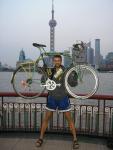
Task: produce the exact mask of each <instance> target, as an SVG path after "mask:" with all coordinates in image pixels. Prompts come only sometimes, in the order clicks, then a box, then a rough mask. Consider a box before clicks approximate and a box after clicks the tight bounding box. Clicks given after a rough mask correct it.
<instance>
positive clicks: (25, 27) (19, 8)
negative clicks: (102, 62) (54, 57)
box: [0, 0, 113, 66]
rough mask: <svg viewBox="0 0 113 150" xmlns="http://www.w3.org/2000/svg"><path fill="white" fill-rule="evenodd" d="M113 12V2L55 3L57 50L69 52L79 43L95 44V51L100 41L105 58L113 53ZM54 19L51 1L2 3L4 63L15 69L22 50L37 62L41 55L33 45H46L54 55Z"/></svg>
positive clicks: (6, 0) (8, 0)
mask: <svg viewBox="0 0 113 150" xmlns="http://www.w3.org/2000/svg"><path fill="white" fill-rule="evenodd" d="M112 8H113V1H112V0H99V1H98V0H95V1H92V2H91V1H90V0H86V1H85V2H83V1H82V0H79V1H78V0H71V1H67V0H62V1H60V0H57V1H55V18H56V20H57V22H58V26H57V28H56V38H55V39H56V43H55V46H56V50H57V51H63V50H66V49H67V50H68V49H69V47H71V46H72V44H73V43H74V42H76V40H83V41H85V42H88V41H90V40H91V41H92V47H93V48H94V39H96V38H99V39H101V44H100V46H101V48H100V51H101V54H102V55H104V57H105V55H107V53H108V52H110V51H113V43H112V33H113V28H112V26H113V20H112V18H113V9H112ZM50 16H51V0H48V1H44V0H34V2H32V1H31V0H25V1H22V0H19V1H18V0H17V1H16V2H15V1H14V0H4V1H3V0H2V1H0V18H1V19H0V22H1V24H0V33H1V34H0V39H1V40H0V61H1V62H2V63H3V64H5V63H8V65H10V66H15V64H16V61H17V59H18V54H19V51H20V50H21V49H22V48H23V49H24V50H25V52H26V55H27V56H28V57H30V58H32V59H35V58H36V57H38V55H39V52H38V51H37V49H35V48H33V46H32V43H33V42H39V43H43V44H46V45H47V49H46V50H48V51H50V49H49V46H50V44H49V43H50V39H49V36H50V27H49V25H48V21H49V20H50ZM7 54H8V55H7ZM10 54H11V55H10ZM9 56H10V57H9Z"/></svg>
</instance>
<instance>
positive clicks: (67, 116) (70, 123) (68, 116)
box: [64, 111, 77, 141]
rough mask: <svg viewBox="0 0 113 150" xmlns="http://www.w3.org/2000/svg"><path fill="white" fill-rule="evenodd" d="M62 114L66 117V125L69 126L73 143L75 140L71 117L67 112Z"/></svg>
mask: <svg viewBox="0 0 113 150" xmlns="http://www.w3.org/2000/svg"><path fill="white" fill-rule="evenodd" d="M64 114H65V117H66V119H67V121H68V125H69V128H70V131H71V133H72V135H73V140H74V141H75V140H77V137H76V129H75V126H74V122H73V120H72V117H71V113H70V112H69V111H67V112H64Z"/></svg>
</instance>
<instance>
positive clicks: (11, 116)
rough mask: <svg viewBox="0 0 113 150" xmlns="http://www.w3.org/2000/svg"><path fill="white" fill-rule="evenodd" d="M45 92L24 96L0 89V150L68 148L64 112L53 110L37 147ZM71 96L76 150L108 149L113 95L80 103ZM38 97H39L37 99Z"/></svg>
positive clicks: (112, 132) (111, 136)
mask: <svg viewBox="0 0 113 150" xmlns="http://www.w3.org/2000/svg"><path fill="white" fill-rule="evenodd" d="M46 97H47V94H46V93H44V94H42V95H41V97H39V98H38V99H36V100H25V99H23V98H21V97H18V95H17V94H16V93H0V150H36V149H39V150H53V149H54V150H71V149H72V135H71V133H70V130H69V127H68V123H67V120H66V118H65V115H64V113H61V112H58V111H55V112H54V113H53V116H52V118H51V119H50V121H49V124H48V128H47V130H46V133H45V138H44V143H43V146H42V147H40V148H37V147H36V146H35V142H36V140H37V138H38V137H39V132H40V128H41V125H42V121H43V117H44V115H45V112H46V110H45V106H46V101H45V102H44V101H43V100H44V99H45V100H46ZM70 99H71V108H72V109H71V116H72V118H73V121H74V124H75V127H76V130H77V137H78V140H79V143H80V148H79V150H109V148H108V147H107V140H108V139H113V96H110V95H93V96H92V97H90V98H89V99H87V100H84V101H83V100H79V103H77V102H74V100H73V99H72V98H70ZM39 100H40V101H39Z"/></svg>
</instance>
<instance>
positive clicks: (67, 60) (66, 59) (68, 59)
mask: <svg viewBox="0 0 113 150" xmlns="http://www.w3.org/2000/svg"><path fill="white" fill-rule="evenodd" d="M71 64H72V58H71V54H70V51H68V50H65V51H64V67H65V68H68V67H69V66H70V65H71Z"/></svg>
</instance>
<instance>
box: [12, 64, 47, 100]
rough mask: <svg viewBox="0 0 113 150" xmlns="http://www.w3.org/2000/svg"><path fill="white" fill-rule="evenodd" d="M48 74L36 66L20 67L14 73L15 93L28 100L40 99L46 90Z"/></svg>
mask: <svg viewBox="0 0 113 150" xmlns="http://www.w3.org/2000/svg"><path fill="white" fill-rule="evenodd" d="M46 80H47V76H46V73H45V72H44V71H43V70H42V68H41V67H36V66H35V65H34V64H26V65H22V66H20V67H19V68H18V69H17V70H16V71H15V73H14V75H13V78H12V84H13V88H14V90H15V92H16V93H17V94H18V95H19V96H21V97H23V98H27V99H33V98H37V97H39V96H40V95H41V94H42V93H43V92H44V90H45V87H44V86H41V85H42V84H44V83H45V82H46Z"/></svg>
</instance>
